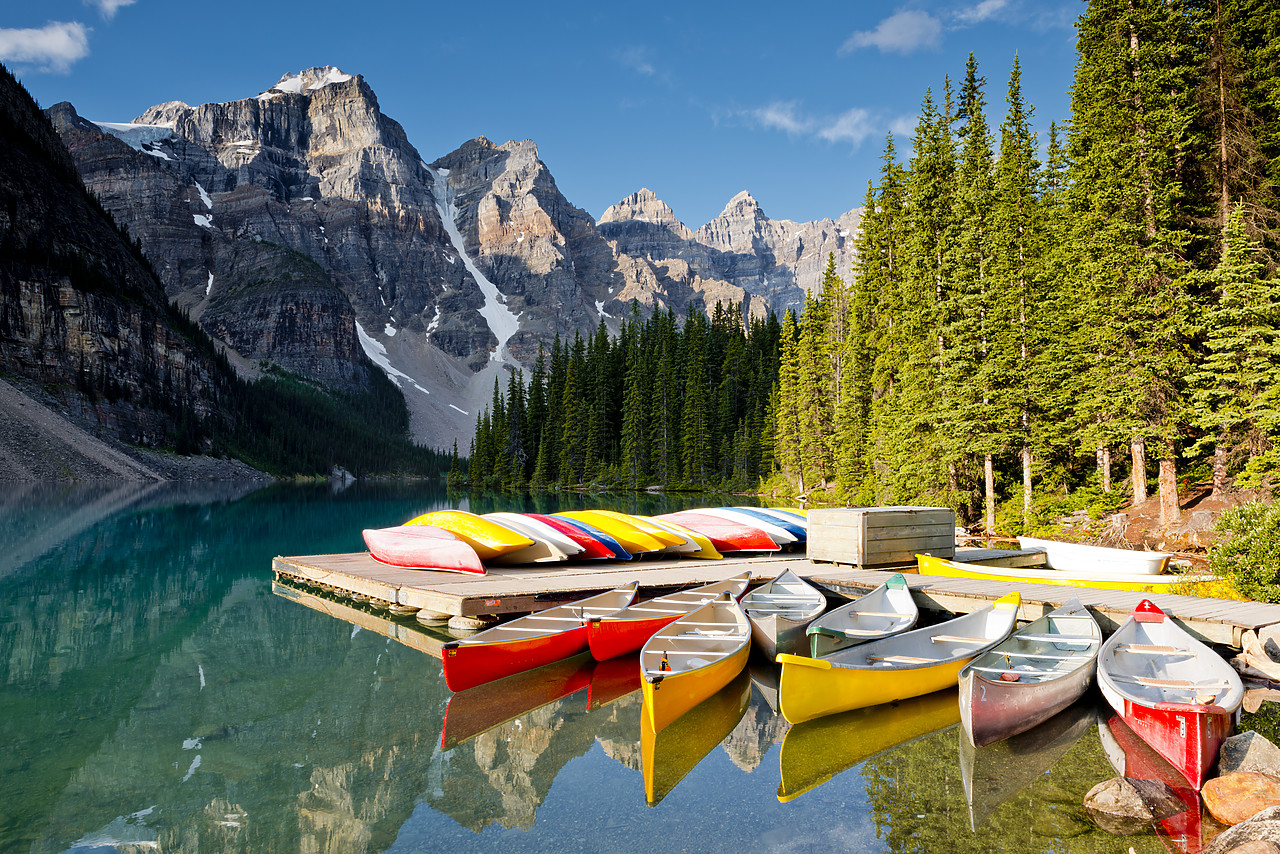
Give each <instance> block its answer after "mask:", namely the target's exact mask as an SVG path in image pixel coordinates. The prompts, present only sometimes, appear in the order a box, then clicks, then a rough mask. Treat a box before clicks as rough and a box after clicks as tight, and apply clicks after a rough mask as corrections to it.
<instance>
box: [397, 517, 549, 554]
mask: <svg viewBox="0 0 1280 854" xmlns="http://www.w3.org/2000/svg"><path fill="white" fill-rule="evenodd" d="M405 525H433V526H435V527H437V528H443V529H444V530H446V531H448V532H449V533H451V534H453V535H454V536H455V537H457V538H458V539H460V540H463V541H464V542H466V543H467V545H469V546H471V548H473V549H475V552H476V554H477V555H479V556H480V560H491V559H492V558H495V557H498V556H499V555H503V554H506V553H507V552H513V551H515V550H516V549H523V548H527V547H528V546H531V545H533V538H531V537H526V536H525V535H524V534H519V533H516V532H515V531H513V530H511V529H510V528H508V527H506V526H505V525H499V524H498V523H497V522H494V521H493V520H491V519H485V518H484V517H482V516H477V515H476V514H475V513H468V512H466V511H465V510H436V511H434V512H432V513H423V514H422V515H421V516H415V517H414V518H412V519H410V520H409V521H408V522H405Z"/></svg>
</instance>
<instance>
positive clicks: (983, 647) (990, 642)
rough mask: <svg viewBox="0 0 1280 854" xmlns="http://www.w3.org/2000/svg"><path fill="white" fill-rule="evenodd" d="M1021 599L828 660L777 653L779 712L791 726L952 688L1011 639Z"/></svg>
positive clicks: (1008, 599)
mask: <svg viewBox="0 0 1280 854" xmlns="http://www.w3.org/2000/svg"><path fill="white" fill-rule="evenodd" d="M1021 601H1022V597H1021V596H1020V595H1019V594H1018V593H1017V592H1013V593H1010V594H1008V595H1007V596H1003V597H1001V598H1000V599H997V600H996V601H995V602H993V603H992V604H990V605H987V606H986V607H983V608H980V609H978V610H977V611H973V612H972V613H969V614H964V615H962V616H959V617H956V618H955V619H952V620H948V621H946V622H944V623H939V624H937V625H935V626H928V627H926V628H923V629H914V630H912V631H909V632H905V633H903V634H900V635H893V636H891V637H887V638H884V639H882V640H878V641H872V642H870V643H866V644H862V645H860V646H854V647H849V648H848V649H842V650H840V651H838V652H834V653H832V654H831V655H829V656H826V657H825V658H809V657H808V656H799V655H788V654H786V653H782V654H779V655H778V662H779V663H780V664H781V665H782V676H781V677H780V678H779V681H778V707H779V709H780V710H781V711H782V715H783V717H785V718H786V719H787V720H788V721H789V722H791V723H793V724H795V723H800V722H802V721H807V720H812V719H814V718H818V717H822V716H823V715H831V714H835V713H836V712H844V711H849V710H851V709H859V708H862V707H864V706H874V705H877V704H879V703H889V702H892V701H894V700H903V699H906V698H908V697H917V696H919V695H921V694H928V693H930V692H933V691H939V690H941V689H943V688H948V687H951V686H952V685H955V684H956V679H957V676H958V674H959V672H960V668H962V667H963V666H964V665H965V664H966V663H968V662H969V661H970V660H972V659H973V658H975V657H977V656H979V655H981V654H982V653H984V652H986V651H987V650H988V649H990V648H991V647H993V646H995V645H996V644H997V643H999V642H1000V641H1002V640H1004V639H1005V637H1007V636H1008V634H1009V632H1010V631H1011V630H1012V629H1013V624H1014V621H1015V620H1016V618H1017V613H1018V605H1019V603H1020V602H1021Z"/></svg>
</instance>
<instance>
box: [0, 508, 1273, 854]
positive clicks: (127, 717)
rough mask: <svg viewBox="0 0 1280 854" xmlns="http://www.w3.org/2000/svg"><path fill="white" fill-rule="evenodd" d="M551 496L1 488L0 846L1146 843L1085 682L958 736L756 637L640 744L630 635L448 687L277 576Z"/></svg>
mask: <svg viewBox="0 0 1280 854" xmlns="http://www.w3.org/2000/svg"><path fill="white" fill-rule="evenodd" d="M557 500H558V499H554V498H545V499H537V500H536V501H534V500H526V501H524V502H516V503H513V502H511V501H510V500H505V499H504V500H494V499H490V500H479V499H473V500H470V501H468V500H467V499H466V498H465V497H453V498H450V497H449V496H446V495H445V494H444V493H443V492H442V491H435V490H433V489H432V488H430V487H426V486H412V487H410V486H364V485H357V486H354V487H351V488H349V489H347V490H345V491H342V492H340V493H334V492H333V491H331V490H330V489H329V488H328V487H269V488H266V489H253V488H252V487H248V486H243V487H241V486H237V485H234V484H232V485H226V484H219V485H196V486H191V485H185V486H182V485H173V484H169V485H162V486H159V487H154V486H153V487H142V486H129V487H125V488H113V487H107V486H101V487H87V488H86V487H78V488H72V487H62V488H52V489H51V488H41V487H31V488H27V487H23V486H18V487H16V488H13V489H10V490H9V492H8V494H7V495H6V496H4V497H3V498H0V592H2V595H0V852H67V851H71V852H89V851H96V852H110V851H113V850H119V851H125V852H153V851H159V852H219V854H221V852H273V854H279V852H308V854H339V852H341V854H346V852H357V853H359V852H380V851H389V852H418V851H433V852H434V851H440V852H459V854H461V852H473V851H474V852H479V851H495V850H501V851H504V852H525V851H546V852H579V851H584V852H585V851H593V852H594V851H604V850H610V851H658V850H661V851H690V852H693V851H740V850H752V851H776V852H808V851H821V852H828V851H835V850H839V851H853V852H862V851H866V852H880V851H895V852H906V851H911V852H952V851H960V852H968V851H972V852H984V851H995V850H1009V851H1018V852H1041V851H1043V852H1115V851H1127V850H1128V849H1129V847H1130V846H1133V848H1134V850H1135V851H1137V852H1140V853H1141V852H1157V851H1163V850H1165V846H1164V844H1163V843H1162V842H1161V840H1160V838H1159V837H1157V835H1156V834H1155V833H1154V832H1152V833H1147V834H1144V835H1140V836H1136V837H1124V838H1121V837H1115V836H1111V835H1110V834H1107V833H1104V832H1103V831H1101V830H1099V829H1098V828H1096V827H1095V826H1094V825H1093V824H1092V823H1090V822H1089V820H1088V819H1087V818H1086V817H1085V814H1084V811H1083V809H1082V807H1081V802H1082V800H1083V798H1084V795H1085V793H1086V792H1087V791H1088V790H1089V789H1090V788H1091V787H1092V786H1093V785H1094V784H1095V783H1098V782H1100V781H1102V780H1105V779H1108V778H1110V777H1113V776H1115V773H1116V772H1115V771H1114V770H1113V769H1112V767H1111V765H1110V764H1109V763H1108V760H1107V756H1106V754H1105V753H1104V747H1103V740H1102V739H1101V738H1100V734H1099V730H1098V722H1097V721H1098V718H1097V715H1096V712H1095V707H1094V705H1092V703H1091V704H1089V705H1088V706H1086V707H1083V708H1080V709H1076V710H1073V712H1074V713H1073V714H1068V715H1066V716H1065V717H1062V718H1061V719H1060V720H1059V719H1055V721H1052V722H1050V724H1046V725H1045V726H1046V727H1048V729H1042V730H1039V731H1037V734H1036V735H1034V736H1033V737H1032V738H1030V739H1028V740H1023V741H1022V742H1020V743H1016V744H1015V743H1006V744H1005V745H1003V746H996V747H993V748H987V749H984V750H982V751H976V752H974V751H972V750H968V751H965V750H962V749H961V748H962V742H963V741H964V738H963V735H962V733H961V732H960V729H959V727H958V726H957V725H956V724H957V722H958V720H959V713H958V711H957V710H956V700H955V693H954V691H950V692H941V693H940V694H938V695H933V696H930V697H926V698H921V699H919V700H916V701H911V702H906V703H901V704H899V705H897V706H886V707H880V708H878V709H873V710H867V711H865V712H855V713H851V714H849V715H842V716H839V717H835V718H828V719H824V720H822V721H815V722H811V723H810V724H806V725H803V726H797V727H793V728H790V731H789V728H788V726H787V724H786V722H785V721H784V720H783V719H782V718H781V717H780V716H778V715H776V714H775V712H774V711H773V708H772V707H771V705H770V700H771V699H774V694H773V691H772V686H776V672H774V671H772V669H771V667H770V666H769V665H767V664H764V663H761V662H755V663H753V666H752V668H751V670H750V671H748V672H744V675H743V676H742V677H741V678H740V679H739V680H738V681H736V682H735V683H733V684H732V685H730V686H729V687H728V688H727V689H725V691H723V692H721V694H719V695H717V696H716V697H715V698H713V699H712V700H710V701H708V702H707V703H704V704H703V705H702V706H700V707H698V709H696V710H695V711H694V712H691V713H690V714H689V715H686V716H685V718H683V719H681V721H679V722H677V724H676V725H673V726H672V727H670V728H668V729H667V730H665V731H663V732H662V733H661V734H659V736H658V738H657V740H656V742H652V741H650V740H647V739H646V740H643V743H642V739H641V727H640V700H639V693H638V690H637V689H638V668H637V665H636V664H635V661H634V657H632V659H631V660H630V661H619V662H614V663H611V664H610V665H608V666H605V665H600V666H594V665H592V663H591V662H589V661H585V660H575V661H570V662H567V663H566V664H565V665H563V666H558V667H555V668H544V670H546V671H549V672H546V673H539V674H538V675H537V676H536V677H534V678H530V679H525V680H518V678H517V679H514V680H504V684H502V685H499V686H496V687H493V686H482V687H481V688H477V689H473V690H472V691H468V692H464V693H462V694H458V695H452V700H451V694H450V692H449V691H448V689H447V688H446V687H445V685H444V680H443V678H442V676H441V672H440V662H439V661H438V660H437V659H435V658H432V657H430V656H428V655H426V654H425V653H423V652H422V651H420V648H421V646H422V645H424V644H426V643H428V642H430V640H431V635H430V631H429V630H428V629H426V628H424V627H422V626H420V625H419V624H418V623H416V622H415V621H414V620H412V619H409V620H404V619H398V620H396V619H392V618H391V617H390V616H389V615H388V614H387V613H386V612H379V611H376V610H374V609H371V608H369V607H367V606H362V605H357V604H356V603H354V602H351V601H346V600H344V601H335V600H332V599H325V598H322V597H318V596H314V595H312V594H311V593H309V592H307V591H304V590H303V591H298V590H292V589H284V588H279V587H276V588H273V584H272V573H271V558H272V557H273V556H275V555H281V554H283V555H289V554H315V553H324V552H345V551H359V550H363V543H362V540H361V537H360V531H361V529H362V528H365V527H381V526H388V525H394V524H399V523H401V522H403V521H405V520H406V519H408V518H410V517H411V516H413V515H416V514H418V513H422V512H426V511H428V510H434V509H440V508H444V507H453V506H462V507H464V508H469V509H471V510H474V511H478V512H488V511H490V510H494V509H515V510H526V509H537V510H539V511H544V512H550V511H554V510H556V509H565V505H564V504H557V503H555V502H556V501H557ZM569 500H570V501H572V503H573V505H574V506H587V505H590V506H595V507H614V508H616V509H621V510H627V511H632V512H643V513H657V512H665V511H668V510H676V509H682V508H684V507H688V506H694V505H700V504H706V503H708V499H707V498H705V497H698V496H672V497H651V496H643V497H639V498H637V497H636V496H591V497H589V498H587V499H586V500H585V501H584V500H583V499H581V498H579V497H576V496H575V497H572V498H571V499H569ZM711 500H712V501H713V502H714V503H726V502H725V501H724V499H711ZM737 503H742V501H741V499H737ZM435 637H436V638H437V639H438V638H439V637H440V636H439V635H436V636H435ZM394 638H400V639H399V640H397V639H394ZM415 645H417V648H415ZM446 711H447V712H448V720H447V721H446ZM1244 728H1248V724H1247V721H1246V723H1245V725H1244ZM1184 824H1185V822H1184ZM975 828H976V829H975ZM1166 830H1167V831H1168V833H1172V834H1174V835H1175V836H1176V835H1178V834H1180V833H1185V832H1186V831H1187V828H1186V827H1185V826H1182V825H1179V826H1178V827H1171V828H1167V829H1166ZM1192 832H1194V828H1193V829H1192ZM1175 842H1176V840H1175ZM1178 847H1179V848H1187V847H1190V848H1191V850H1195V847H1194V845H1192V846H1188V845H1186V844H1179V845H1178Z"/></svg>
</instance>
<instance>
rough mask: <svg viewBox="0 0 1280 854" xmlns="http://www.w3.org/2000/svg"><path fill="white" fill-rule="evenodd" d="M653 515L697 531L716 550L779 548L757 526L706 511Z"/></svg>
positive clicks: (743, 550) (765, 550)
mask: <svg viewBox="0 0 1280 854" xmlns="http://www.w3.org/2000/svg"><path fill="white" fill-rule="evenodd" d="M654 518H655V519H663V520H665V521H668V522H675V523H676V524H677V525H683V526H684V527H686V528H688V529H689V530H691V531H697V532H698V533H699V534H702V536H704V537H706V538H707V539H708V540H710V541H711V545H713V546H715V547H716V551H718V552H776V551H778V550H779V549H780V548H781V547H780V546H779V545H778V544H777V543H775V542H774V541H773V538H772V537H770V536H769V535H768V534H766V533H765V532H764V531H762V530H761V529H759V528H753V527H751V526H750V525H743V524H739V523H737V522H732V521H730V520H728V519H722V518H720V517H719V516H712V515H710V514H708V513H699V512H697V511H696V510H681V511H680V512H679V513H664V514H662V515H661V516H655V517H654Z"/></svg>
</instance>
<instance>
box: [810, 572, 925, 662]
mask: <svg viewBox="0 0 1280 854" xmlns="http://www.w3.org/2000/svg"><path fill="white" fill-rule="evenodd" d="M919 617H920V610H919V608H918V607H917V606H916V603H915V601H914V600H913V599H912V598H911V591H910V589H908V587H907V582H906V579H904V578H903V577H902V574H901V573H898V574H896V575H894V576H893V577H892V578H890V579H889V580H888V581H886V582H885V583H884V584H881V585H880V586H879V587H877V588H875V589H874V590H872V591H870V592H868V593H866V594H864V595H862V596H860V597H858V598H857V599H854V600H853V601H852V602H849V603H848V604H846V605H841V606H840V607H838V608H834V609H832V610H830V611H828V612H827V613H825V614H823V615H822V616H820V617H818V618H817V619H816V620H814V621H812V622H811V623H809V625H808V627H807V628H806V629H805V632H806V634H807V636H808V639H809V655H810V656H812V657H813V658H821V657H823V656H825V655H831V654H832V653H834V652H839V651H840V650H842V649H848V648H849V647H851V646H857V645H858V644H863V643H869V642H871V641H875V640H881V639H882V638H887V637H889V636H890V635H895V634H900V633H902V632H906V631H910V630H911V628H912V627H913V626H915V624H916V620H917V619H919Z"/></svg>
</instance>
